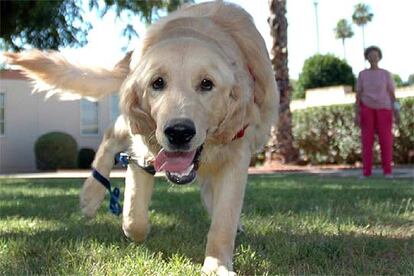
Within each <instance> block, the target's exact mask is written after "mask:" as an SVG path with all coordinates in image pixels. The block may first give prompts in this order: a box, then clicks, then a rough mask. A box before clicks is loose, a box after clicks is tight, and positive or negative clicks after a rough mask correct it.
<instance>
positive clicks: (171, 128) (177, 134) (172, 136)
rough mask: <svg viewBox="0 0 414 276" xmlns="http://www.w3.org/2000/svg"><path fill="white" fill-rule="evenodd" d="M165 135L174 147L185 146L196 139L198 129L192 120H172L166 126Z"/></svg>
mask: <svg viewBox="0 0 414 276" xmlns="http://www.w3.org/2000/svg"><path fill="white" fill-rule="evenodd" d="M164 134H165V136H166V137H167V139H168V141H169V142H170V143H171V144H172V145H174V146H183V145H186V144H187V143H188V142H190V140H191V139H192V138H193V137H194V135H195V134H196V129H195V125H194V123H193V121H192V120H190V119H172V120H170V121H169V122H168V123H167V124H166V125H165V128H164Z"/></svg>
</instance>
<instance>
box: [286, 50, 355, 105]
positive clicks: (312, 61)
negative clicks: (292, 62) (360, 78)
mask: <svg viewBox="0 0 414 276" xmlns="http://www.w3.org/2000/svg"><path fill="white" fill-rule="evenodd" d="M354 84H355V76H354V74H353V73H352V68H351V66H349V65H348V64H347V63H346V62H345V61H343V60H340V59H339V58H337V57H335V56H333V55H331V54H327V55H319V54H318V55H314V56H312V57H310V58H308V59H307V60H305V63H304V64H303V68H302V73H301V74H300V75H299V80H298V87H297V89H295V90H294V92H293V98H294V99H300V98H305V91H306V90H307V89H311V88H319V87H327V86H334V85H350V86H352V87H353V86H354Z"/></svg>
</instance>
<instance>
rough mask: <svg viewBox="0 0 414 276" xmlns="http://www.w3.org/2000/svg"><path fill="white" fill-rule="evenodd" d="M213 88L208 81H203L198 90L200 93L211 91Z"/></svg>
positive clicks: (211, 83)
mask: <svg viewBox="0 0 414 276" xmlns="http://www.w3.org/2000/svg"><path fill="white" fill-rule="evenodd" d="M213 87H214V84H213V82H212V81H211V80H209V79H203V80H202V81H201V83H200V90H201V91H211V90H212V89H213Z"/></svg>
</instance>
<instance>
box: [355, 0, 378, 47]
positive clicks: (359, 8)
mask: <svg viewBox="0 0 414 276" xmlns="http://www.w3.org/2000/svg"><path fill="white" fill-rule="evenodd" d="M373 17H374V14H373V13H372V12H371V8H370V7H369V6H368V5H366V4H364V3H359V4H356V5H355V7H354V14H352V21H353V22H354V23H355V24H357V25H358V26H360V27H361V28H362V46H363V48H364V50H365V31H364V28H365V25H366V24H367V23H368V22H371V21H372V18H373Z"/></svg>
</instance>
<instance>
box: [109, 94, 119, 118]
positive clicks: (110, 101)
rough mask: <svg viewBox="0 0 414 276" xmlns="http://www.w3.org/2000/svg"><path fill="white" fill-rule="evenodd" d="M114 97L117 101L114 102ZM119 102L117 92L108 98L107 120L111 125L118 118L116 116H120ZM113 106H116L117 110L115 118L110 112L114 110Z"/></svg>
mask: <svg viewBox="0 0 414 276" xmlns="http://www.w3.org/2000/svg"><path fill="white" fill-rule="evenodd" d="M115 97H117V98H118V100H117V101H116V102H115V100H114V99H115ZM119 100H120V97H119V93H118V92H116V93H114V94H111V96H110V97H109V120H111V122H112V123H114V122H115V121H116V119H117V118H118V116H119V115H120V114H121V111H120V110H119ZM114 105H116V107H117V110H118V115H116V116H115V117H114V114H113V112H112V111H113V108H114Z"/></svg>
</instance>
